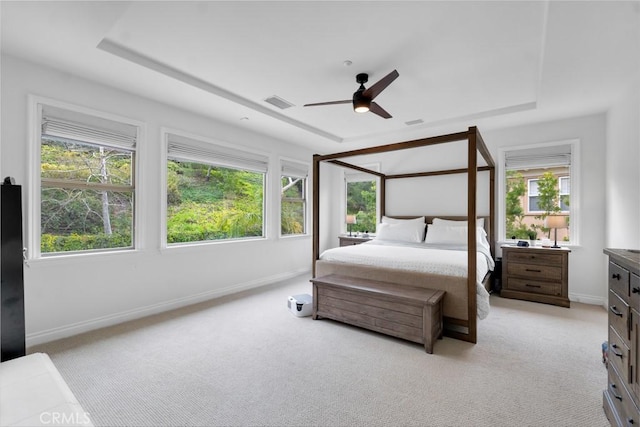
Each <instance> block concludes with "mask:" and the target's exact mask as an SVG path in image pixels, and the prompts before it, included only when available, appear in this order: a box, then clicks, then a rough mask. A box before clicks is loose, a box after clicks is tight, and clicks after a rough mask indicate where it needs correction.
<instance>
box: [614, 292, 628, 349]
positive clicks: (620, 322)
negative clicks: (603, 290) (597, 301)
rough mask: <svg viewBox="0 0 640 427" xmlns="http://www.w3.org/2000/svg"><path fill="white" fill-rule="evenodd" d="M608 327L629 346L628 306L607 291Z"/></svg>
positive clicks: (616, 295)
mask: <svg viewBox="0 0 640 427" xmlns="http://www.w3.org/2000/svg"><path fill="white" fill-rule="evenodd" d="M609 325H610V326H611V327H612V328H613V329H615V331H616V332H617V333H618V335H620V337H622V339H624V341H625V343H626V344H627V346H628V345H629V338H630V337H629V305H628V304H627V303H626V302H624V301H623V300H622V299H621V298H620V297H619V296H618V294H616V293H615V292H613V291H609Z"/></svg>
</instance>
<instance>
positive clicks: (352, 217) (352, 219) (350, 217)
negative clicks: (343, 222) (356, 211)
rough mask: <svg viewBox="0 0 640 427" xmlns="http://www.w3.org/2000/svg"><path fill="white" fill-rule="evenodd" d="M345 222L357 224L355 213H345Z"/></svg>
mask: <svg viewBox="0 0 640 427" xmlns="http://www.w3.org/2000/svg"><path fill="white" fill-rule="evenodd" d="M347 224H357V222H356V216H355V215H347Z"/></svg>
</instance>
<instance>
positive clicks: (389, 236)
mask: <svg viewBox="0 0 640 427" xmlns="http://www.w3.org/2000/svg"><path fill="white" fill-rule="evenodd" d="M424 229H425V227H424V223H422V224H421V223H419V222H409V223H403V222H399V223H388V222H383V223H380V224H378V229H377V230H376V239H379V240H395V241H400V242H412V243H420V242H422V241H423V240H424Z"/></svg>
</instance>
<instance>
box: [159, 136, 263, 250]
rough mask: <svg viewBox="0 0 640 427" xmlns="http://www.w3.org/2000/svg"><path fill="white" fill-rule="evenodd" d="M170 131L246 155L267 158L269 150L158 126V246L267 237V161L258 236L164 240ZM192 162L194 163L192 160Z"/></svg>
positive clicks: (233, 241) (172, 248)
mask: <svg viewBox="0 0 640 427" xmlns="http://www.w3.org/2000/svg"><path fill="white" fill-rule="evenodd" d="M170 135H174V136H177V137H179V138H184V139H187V140H192V141H193V142H194V143H196V144H211V145H213V146H217V147H220V148H221V149H228V150H233V151H236V152H244V153H247V156H248V157H250V156H251V155H252V154H253V155H257V156H261V157H264V158H265V159H267V163H269V162H268V159H269V153H266V152H263V151H259V150H255V149H250V148H249V147H243V146H239V145H238V144H230V143H227V142H224V141H221V140H218V139H214V138H208V137H205V136H202V135H196V134H192V133H189V132H185V131H181V130H177V129H171V128H168V127H161V128H160V137H161V154H160V156H161V164H162V167H161V168H160V182H161V197H160V249H161V250H174V249H179V248H190V247H191V248H192V247H198V246H207V245H220V244H232V243H238V242H250V241H261V240H267V239H268V237H269V227H268V224H269V213H268V212H269V209H268V206H269V197H268V195H269V194H270V179H269V177H270V168H269V165H268V164H267V170H266V171H265V172H264V177H263V182H262V184H263V190H262V191H263V196H262V236H250V237H241V238H231V239H216V240H202V241H196V242H180V243H168V241H167V224H168V211H167V167H168V161H169V159H170V158H171V156H170V155H169V138H170ZM193 162H194V163H197V162H196V161H195V160H193ZM202 164H209V163H207V162H206V161H203V162H202ZM214 166H218V167H224V168H229V169H233V168H232V167H229V166H223V165H214Z"/></svg>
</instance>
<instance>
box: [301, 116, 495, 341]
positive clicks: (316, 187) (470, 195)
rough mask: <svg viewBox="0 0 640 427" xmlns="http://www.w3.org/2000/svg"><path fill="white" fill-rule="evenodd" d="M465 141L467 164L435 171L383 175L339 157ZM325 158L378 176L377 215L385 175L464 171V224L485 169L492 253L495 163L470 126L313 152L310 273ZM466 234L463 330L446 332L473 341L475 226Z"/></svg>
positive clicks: (472, 215) (382, 204) (315, 250)
mask: <svg viewBox="0 0 640 427" xmlns="http://www.w3.org/2000/svg"><path fill="white" fill-rule="evenodd" d="M465 140H466V141H467V142H468V147H467V154H468V155H467V157H468V159H467V167H466V168H461V169H448V170H439V171H426V172H416V173H405V174H398V175H385V174H383V173H380V172H377V171H372V170H369V169H366V168H363V167H360V166H356V165H352V164H349V163H345V162H343V161H341V160H339V159H341V158H344V157H351V156H360V155H367V154H380V153H385V152H391V151H397V150H405V149H411V148H419V147H425V146H429V145H436V144H444V143H450V142H460V141H465ZM478 153H480V155H481V156H482V158H483V159H484V161H485V163H486V164H487V166H480V167H478ZM321 162H329V163H333V164H336V165H339V166H342V167H345V168H349V169H354V170H357V171H360V172H364V173H368V174H371V175H375V176H377V177H379V178H380V199H381V200H380V207H381V212H380V216H381V217H382V216H383V215H385V211H386V199H385V188H386V181H387V180H389V179H401V178H416V177H428V176H439V175H451V174H462V173H466V174H467V190H468V192H467V216H466V217H461V219H465V218H466V219H467V221H468V224H474V223H475V220H476V218H477V217H478V215H477V211H476V204H477V202H476V197H477V196H476V194H477V182H478V177H477V174H478V172H485V171H488V172H489V227H488V237H489V244H490V246H491V254H492V255H493V256H495V231H494V230H495V227H494V224H495V164H494V162H493V158H492V157H491V154H490V153H489V150H487V147H486V145H485V143H484V141H483V139H482V136H481V135H480V132H479V131H478V129H477V128H476V127H475V126H473V127H470V128H469V129H468V130H467V131H465V132H458V133H452V134H447V135H440V136H434V137H430V138H424V139H417V140H412V141H405V142H398V143H393V144H388V145H381V146H376V147H369V148H362V149H357V150H352V151H344V152H340V153H334V154H327V155H319V154H315V155H314V156H313V251H312V252H313V270H312V274H313V277H315V276H316V261H317V260H318V259H319V257H320V163H321ZM467 229H468V236H467V244H468V246H467V247H468V261H467V262H468V264H467V265H468V269H467V271H468V276H467V291H468V325H466V326H467V332H466V333H465V332H454V333H453V334H451V333H448V335H450V336H453V337H454V338H458V339H461V340H464V341H469V342H472V343H475V342H476V341H477V306H476V272H477V264H476V262H477V260H476V251H477V246H476V229H475V227H467Z"/></svg>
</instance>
